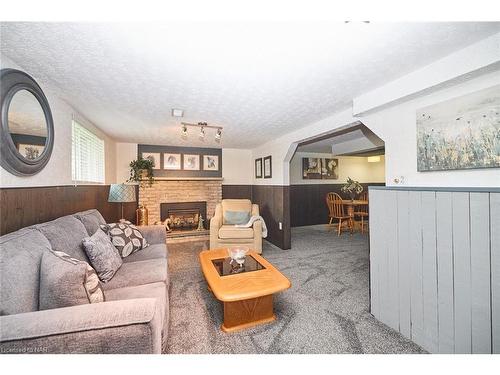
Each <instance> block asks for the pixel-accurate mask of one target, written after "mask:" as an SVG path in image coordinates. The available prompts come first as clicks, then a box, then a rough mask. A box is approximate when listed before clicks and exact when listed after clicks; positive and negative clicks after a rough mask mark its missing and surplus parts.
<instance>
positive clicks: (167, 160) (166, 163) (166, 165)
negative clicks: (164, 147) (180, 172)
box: [163, 153, 181, 169]
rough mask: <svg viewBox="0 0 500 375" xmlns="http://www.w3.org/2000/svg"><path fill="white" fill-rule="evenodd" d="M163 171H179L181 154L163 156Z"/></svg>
mask: <svg viewBox="0 0 500 375" xmlns="http://www.w3.org/2000/svg"><path fill="white" fill-rule="evenodd" d="M163 169H181V154H167V153H165V154H163Z"/></svg>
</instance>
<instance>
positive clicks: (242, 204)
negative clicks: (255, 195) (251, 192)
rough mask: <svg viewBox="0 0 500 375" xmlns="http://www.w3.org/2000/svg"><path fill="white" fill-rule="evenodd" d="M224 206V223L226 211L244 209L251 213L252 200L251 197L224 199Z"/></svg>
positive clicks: (222, 203) (222, 204)
mask: <svg viewBox="0 0 500 375" xmlns="http://www.w3.org/2000/svg"><path fill="white" fill-rule="evenodd" d="M221 206H222V220H223V222H222V224H226V222H225V221H224V220H225V214H224V213H225V212H226V211H240V212H241V211H244V212H248V213H249V214H251V212H252V202H251V201H250V200H249V199H223V200H222V202H221Z"/></svg>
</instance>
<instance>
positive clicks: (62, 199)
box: [0, 185, 137, 235]
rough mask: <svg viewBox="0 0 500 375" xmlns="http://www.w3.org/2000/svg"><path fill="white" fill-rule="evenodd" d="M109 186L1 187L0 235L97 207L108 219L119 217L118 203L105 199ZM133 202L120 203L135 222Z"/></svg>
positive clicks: (125, 213) (125, 214)
mask: <svg viewBox="0 0 500 375" xmlns="http://www.w3.org/2000/svg"><path fill="white" fill-rule="evenodd" d="M108 194H109V185H78V186H47V187H29V188H24V187H23V188H2V189H0V234H1V235H4V234H6V233H10V232H14V231H16V230H18V229H21V228H24V227H27V226H29V225H33V224H39V223H43V222H46V221H50V220H54V219H57V218H58V217H61V216H64V215H70V214H74V213H76V212H79V211H84V210H88V209H91V208H96V209H97V210H99V212H101V214H102V216H103V217H104V219H105V220H106V221H107V222H115V221H117V220H118V219H120V215H121V212H120V204H119V203H109V202H108ZM136 208H137V204H136V203H125V204H124V205H123V212H124V216H125V218H126V219H127V220H130V221H132V222H135V210H136Z"/></svg>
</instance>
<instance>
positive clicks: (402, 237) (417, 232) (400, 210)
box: [369, 187, 500, 353]
mask: <svg viewBox="0 0 500 375" xmlns="http://www.w3.org/2000/svg"><path fill="white" fill-rule="evenodd" d="M369 199H370V295H371V301H370V303H371V312H372V314H373V315H374V316H375V317H376V318H377V319H379V320H380V321H381V322H383V323H385V324H387V325H388V326H390V327H391V328H393V329H395V330H397V331H399V332H401V333H402V334H403V335H404V336H406V337H408V338H409V339H411V340H413V341H414V342H415V343H417V344H419V345H420V346H422V347H423V348H424V349H426V350H428V351H429V352H431V353H500V189H496V188H492V189H488V188H485V189H483V188H476V189H472V188H471V189H467V188H450V189H446V188H435V189H434V188H389V187H388V188H381V187H373V188H370V191H369Z"/></svg>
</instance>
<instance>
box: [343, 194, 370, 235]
mask: <svg viewBox="0 0 500 375" xmlns="http://www.w3.org/2000/svg"><path fill="white" fill-rule="evenodd" d="M342 205H343V206H345V207H347V216H349V222H348V226H349V230H350V231H351V233H352V232H353V231H354V208H355V207H357V206H366V205H368V201H367V200H362V199H342Z"/></svg>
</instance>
